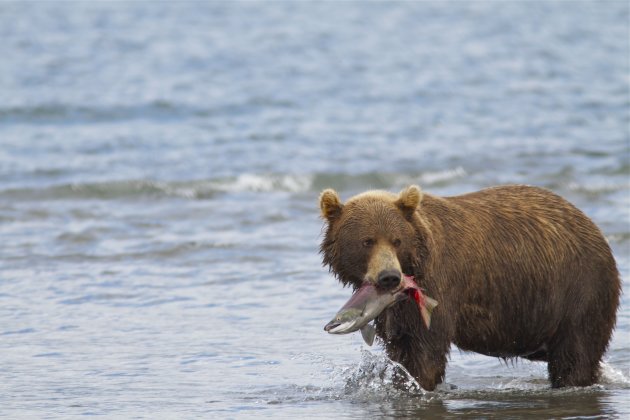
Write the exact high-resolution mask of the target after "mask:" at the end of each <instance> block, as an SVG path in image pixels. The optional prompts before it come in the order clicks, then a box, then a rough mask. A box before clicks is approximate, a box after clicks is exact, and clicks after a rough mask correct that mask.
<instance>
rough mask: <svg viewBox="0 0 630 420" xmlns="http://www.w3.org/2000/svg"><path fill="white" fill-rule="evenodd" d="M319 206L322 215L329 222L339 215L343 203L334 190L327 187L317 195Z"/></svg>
mask: <svg viewBox="0 0 630 420" xmlns="http://www.w3.org/2000/svg"><path fill="white" fill-rule="evenodd" d="M319 207H320V208H321V209H322V217H323V218H324V219H326V220H328V223H330V222H332V221H334V220H335V219H337V218H338V217H339V216H341V210H342V209H343V204H341V200H340V199H339V196H338V195H337V192H336V191H335V190H331V189H327V190H324V191H322V194H321V195H320V196H319Z"/></svg>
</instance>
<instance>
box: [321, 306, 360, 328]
mask: <svg viewBox="0 0 630 420" xmlns="http://www.w3.org/2000/svg"><path fill="white" fill-rule="evenodd" d="M362 312H363V311H362V309H360V308H345V309H341V310H340V311H339V312H338V313H337V315H335V317H334V318H333V319H332V320H331V321H330V322H329V323H328V324H326V326H325V327H324V331H326V332H328V333H330V334H347V333H351V332H354V331H357V330H358V329H360V328H361V326H362V325H361V324H362Z"/></svg>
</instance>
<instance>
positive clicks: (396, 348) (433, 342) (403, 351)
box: [377, 302, 450, 391]
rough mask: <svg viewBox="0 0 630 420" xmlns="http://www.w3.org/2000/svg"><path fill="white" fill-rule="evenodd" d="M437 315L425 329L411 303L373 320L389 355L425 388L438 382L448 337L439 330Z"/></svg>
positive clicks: (442, 378) (416, 309)
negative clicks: (375, 320) (428, 327)
mask: <svg viewBox="0 0 630 420" xmlns="http://www.w3.org/2000/svg"><path fill="white" fill-rule="evenodd" d="M441 324H442V322H440V319H439V317H434V318H433V320H432V322H431V328H430V329H427V328H426V326H425V325H424V323H423V322H422V319H421V317H420V315H419V313H418V308H417V306H416V305H415V303H413V302H406V303H401V304H399V305H397V306H394V307H392V308H390V309H388V310H387V311H385V312H384V313H383V314H381V316H379V318H378V320H377V332H378V334H379V337H380V338H381V339H382V340H383V341H384V343H385V349H386V352H387V355H388V356H389V358H390V359H391V360H393V361H395V362H398V363H400V364H401V365H403V366H404V367H405V369H407V371H408V372H409V373H410V374H411V375H412V376H413V377H414V378H415V379H416V380H417V381H418V383H419V384H420V386H422V388H423V389H425V390H427V391H433V390H434V389H435V387H436V386H437V385H438V384H440V383H442V381H443V380H444V374H445V371H446V360H447V356H448V353H449V350H450V340H449V339H448V334H447V332H446V331H443V330H442V331H441V330H440V327H441V326H442V325H441Z"/></svg>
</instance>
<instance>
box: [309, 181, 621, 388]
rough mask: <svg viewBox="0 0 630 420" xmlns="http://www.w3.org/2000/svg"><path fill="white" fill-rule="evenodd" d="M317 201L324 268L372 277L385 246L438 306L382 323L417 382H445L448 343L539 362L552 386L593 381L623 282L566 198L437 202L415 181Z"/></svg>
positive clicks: (344, 277)
mask: <svg viewBox="0 0 630 420" xmlns="http://www.w3.org/2000/svg"><path fill="white" fill-rule="evenodd" d="M320 206H321V209H322V215H323V217H324V219H325V220H326V221H327V226H326V231H325V235H324V239H323V241H322V244H321V253H322V255H323V263H324V265H326V266H328V267H329V268H330V270H331V271H332V272H333V273H334V274H335V275H336V276H337V278H338V279H339V280H340V281H341V282H342V283H343V284H345V285H352V286H353V287H354V288H357V287H359V286H360V285H361V283H362V282H363V281H374V279H373V278H371V277H369V276H366V273H367V272H368V266H370V261H371V259H372V258H373V255H375V254H376V253H377V251H376V250H385V251H386V252H392V253H394V254H395V255H396V257H397V259H398V261H399V263H400V267H401V269H402V271H403V273H405V274H407V275H413V276H415V279H416V281H417V283H418V285H419V286H420V287H422V288H423V289H425V290H426V294H427V295H428V296H431V297H433V298H435V299H436V300H437V301H438V302H439V306H438V307H437V308H436V309H435V310H434V311H433V315H432V322H431V328H430V329H429V330H427V329H426V327H425V326H424V324H423V323H422V322H421V318H420V316H419V313H418V310H417V308H416V307H415V306H414V304H413V303H412V302H403V303H399V304H397V305H395V306H393V307H391V308H389V309H388V310H386V311H385V312H383V313H382V314H381V315H380V316H379V317H378V318H377V333H378V336H379V337H380V338H381V339H382V340H383V342H384V343H385V347H386V350H387V353H388V355H389V356H390V357H391V358H392V359H393V360H395V361H398V362H400V363H401V364H402V365H403V366H405V368H407V370H408V371H409V372H410V373H411V374H412V375H413V376H414V377H415V378H416V379H417V380H418V381H419V383H420V384H421V385H422V387H423V388H425V389H427V390H432V389H434V388H435V386H436V385H437V384H439V383H441V382H442V380H443V379H444V372H445V368H446V361H447V356H448V353H449V348H450V344H451V343H454V344H456V345H457V346H458V347H459V348H460V349H463V350H467V351H475V352H478V353H482V354H486V355H490V356H496V357H501V358H513V357H525V358H529V359H530V360H541V361H546V362H548V371H549V378H550V381H551V384H552V386H553V387H562V386H587V385H591V384H593V383H594V382H596V381H597V379H598V375H599V363H600V360H601V358H602V355H603V354H604V352H605V351H606V348H607V346H608V342H609V340H610V337H611V334H612V330H613V328H614V326H615V320H616V311H617V307H618V304H619V294H620V290H621V283H620V279H619V273H618V271H617V267H616V264H615V260H614V259H613V256H612V253H611V250H610V247H609V246H608V244H607V242H606V239H605V238H604V237H603V235H602V233H601V232H600V230H599V229H598V228H597V226H595V224H594V223H593V222H592V221H591V220H590V219H589V218H588V217H587V216H585V215H584V214H583V213H582V212H581V211H580V210H578V209H577V208H575V207H574V206H573V205H572V204H570V203H569V202H567V201H566V200H564V199H562V198H561V197H559V196H557V195H555V194H553V193H551V192H549V191H547V190H544V189H541V188H536V187H529V186H502V187H494V188H488V189H485V190H482V191H478V192H474V193H470V194H465V195H460V196H455V197H444V198H442V197H437V196H433V195H429V194H423V193H422V192H421V191H420V189H419V188H418V187H415V186H412V187H409V188H408V189H406V190H404V191H403V192H401V194H400V195H394V194H390V193H387V192H382V191H376V192H374V191H371V192H367V193H363V194H360V195H358V196H356V197H353V198H351V199H350V200H348V201H347V202H346V203H345V204H342V203H341V201H340V200H339V197H338V195H337V194H336V193H335V192H334V191H332V190H326V191H324V192H323V193H322V195H321V196H320ZM366 240H367V242H366ZM369 240H371V241H372V242H370V241H369ZM397 240H400V244H398V243H397ZM372 265H374V264H372ZM371 271H374V268H373V267H372V270H371Z"/></svg>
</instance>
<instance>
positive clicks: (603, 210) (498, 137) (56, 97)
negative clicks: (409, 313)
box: [0, 2, 630, 419]
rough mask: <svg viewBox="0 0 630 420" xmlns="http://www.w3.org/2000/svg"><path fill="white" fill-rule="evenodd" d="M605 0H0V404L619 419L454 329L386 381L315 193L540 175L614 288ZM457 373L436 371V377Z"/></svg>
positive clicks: (629, 386) (612, 103)
mask: <svg viewBox="0 0 630 420" xmlns="http://www.w3.org/2000/svg"><path fill="white" fill-rule="evenodd" d="M629 15H630V13H629V6H628V3H627V2H598V3H590V2H554V3H537V2H524V3H519V2H505V3H498V2H491V3H485V2H471V3H463V2H449V3H447V4H443V3H424V2H423V3H354V2H344V3H336V2H322V3H318V4H315V3H295V2H269V3H258V2H247V3H222V2H217V3H184V4H174V3H173V4H171V3H148V2H136V3H132V4H128V3H122V2H120V3H119V2H115V3H114V2H112V3H98V4H92V3H88V2H85V3H70V2H63V3H31V2H28V3H2V4H0V57H2V59H1V60H0V235H1V238H2V241H1V244H0V378H1V380H0V416H6V417H7V418H69V417H73V416H81V415H102V416H105V417H109V418H195V417H203V418H361V419H363V418H374V417H378V416H383V417H398V418H405V417H408V418H416V417H429V416H442V417H446V418H493V417H495V418H508V417H512V418H515V417H518V418H532V419H534V418H536V419H539V418H551V417H553V418H572V419H575V418H589V419H593V418H620V419H621V418H629V417H630V300H629V299H630V298H629V297H628V294H627V293H626V294H625V295H623V298H622V299H623V301H622V305H621V308H620V310H619V314H618V322H617V329H616V332H615V335H614V338H613V340H612V342H611V345H610V349H609V351H608V353H607V355H606V357H605V363H604V376H603V378H602V381H601V383H600V384H597V385H595V386H592V387H589V388H585V389H562V390H551V389H550V387H549V383H548V382H547V379H546V365H545V364H542V363H534V362H528V361H517V362H515V363H514V364H511V363H508V364H507V365H506V364H505V363H503V362H502V361H501V360H499V359H495V358H490V357H484V356H481V355H476V354H469V353H468V354H467V353H463V352H460V351H459V350H457V348H455V347H453V349H452V352H451V359H450V364H449V367H448V370H447V375H446V383H447V385H444V386H442V387H441V388H440V389H438V390H437V391H435V392H423V391H422V390H420V389H419V388H418V387H417V384H415V383H414V382H413V381H412V380H409V383H408V389H406V390H399V389H396V388H394V387H393V386H392V377H393V372H394V371H396V370H397V369H398V367H397V366H396V365H394V364H393V363H392V362H390V361H388V359H387V358H386V357H385V355H384V353H383V350H382V348H380V347H379V346H375V347H373V348H368V347H367V346H366V345H365V344H363V343H362V340H361V337H360V334H351V335H345V336H331V335H329V334H327V333H325V332H324V331H323V326H324V324H325V323H326V322H327V321H328V320H329V319H330V318H331V317H332V315H334V313H335V312H336V311H337V309H338V308H339V307H340V306H341V305H342V304H343V303H344V302H345V301H346V300H347V299H348V297H349V295H350V290H349V289H343V288H342V287H341V286H340V285H339V284H338V283H337V282H336V281H335V280H334V279H333V278H332V276H331V275H330V274H329V273H328V272H327V270H325V269H324V268H322V267H321V259H320V256H319V255H318V246H319V241H320V240H321V235H322V221H321V219H320V218H319V209H318V202H317V199H318V195H319V192H320V191H321V190H322V189H323V188H327V187H333V188H335V189H337V190H338V191H339V193H340V194H341V196H342V198H343V199H346V198H347V197H349V196H351V195H353V194H355V193H358V192H361V191H363V190H366V189H369V188H381V189H388V190H392V191H398V190H400V189H401V188H403V187H404V186H405V185H407V184H410V183H417V184H419V185H421V186H422V187H423V189H424V190H425V191H428V192H430V193H434V194H440V195H453V194H460V193H464V192H469V191H473V190H476V189H480V188H483V187H487V186H491V185H496V184H504V183H526V184H533V185H539V186H543V187H546V188H549V189H552V190H553V191H555V192H557V193H558V194H560V195H562V196H564V197H566V198H567V199H569V200H570V201H572V202H573V203H575V204H576V205H577V206H578V207H579V208H581V209H582V210H583V211H584V212H586V213H587V214H588V215H589V216H590V217H592V218H593V219H594V220H595V222H596V223H597V224H598V225H599V226H600V227H601V228H602V230H603V232H604V233H605V235H606V237H607V238H608V240H609V241H610V244H611V246H612V248H613V250H614V253H615V257H616V259H617V262H618V265H619V269H620V271H621V273H622V278H623V281H624V287H625V290H630V289H629V287H630V144H629V141H630V135H629V132H628V126H629V123H630V118H629V109H630V105H629V102H630V101H629V92H628V84H629V82H630V78H629V73H630V69H629V63H630V59H629V57H630V46H629V42H630V41H629V37H628V33H629V22H630V17H629ZM451 385H452V386H451Z"/></svg>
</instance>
